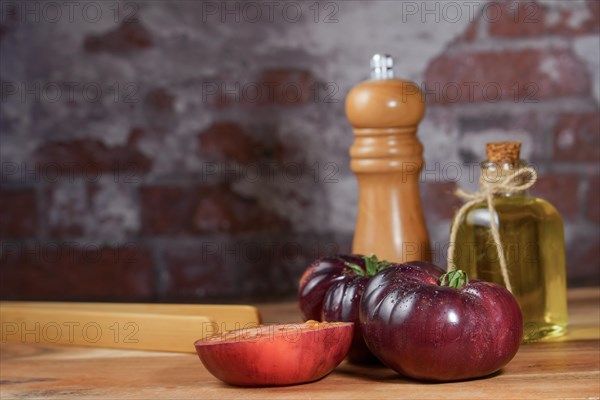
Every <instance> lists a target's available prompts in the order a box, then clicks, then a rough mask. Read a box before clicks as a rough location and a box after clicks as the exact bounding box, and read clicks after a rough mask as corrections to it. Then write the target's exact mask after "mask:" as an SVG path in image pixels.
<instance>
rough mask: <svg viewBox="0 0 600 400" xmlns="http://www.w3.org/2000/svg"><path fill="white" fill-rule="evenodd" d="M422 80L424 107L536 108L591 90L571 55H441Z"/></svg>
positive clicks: (554, 52) (533, 52) (555, 52)
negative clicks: (545, 101)
mask: <svg viewBox="0 0 600 400" xmlns="http://www.w3.org/2000/svg"><path fill="white" fill-rule="evenodd" d="M545 69H546V71H544V70H545ZM552 74H555V76H551V75H552ZM425 80H426V88H427V91H431V92H432V93H431V94H427V101H428V102H434V103H436V102H437V103H443V104H449V103H477V102H496V101H512V102H518V103H524V102H537V101H539V100H541V99H549V98H556V97H562V96H578V95H589V94H590V88H591V83H590V80H589V77H588V73H587V71H586V67H585V65H584V64H583V63H582V62H581V61H580V60H579V59H578V58H577V57H576V56H575V55H574V54H573V52H572V51H570V50H548V51H540V50H520V51H504V52H479V53H463V54H447V53H446V54H442V55H440V56H439V57H437V58H436V59H434V60H433V61H432V62H431V63H430V64H429V66H428V67H427V71H426V73H425ZM469 85H471V87H472V89H470V87H469Z"/></svg>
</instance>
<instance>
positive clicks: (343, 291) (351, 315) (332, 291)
mask: <svg viewBox="0 0 600 400" xmlns="http://www.w3.org/2000/svg"><path fill="white" fill-rule="evenodd" d="M369 279H370V277H367V276H358V275H351V276H350V275H348V276H346V277H344V279H342V280H340V281H337V282H335V283H334V284H333V285H331V287H330V288H329V290H327V293H326V294H325V300H324V301H323V316H322V320H323V321H344V322H354V337H353V339H352V346H351V347H350V351H349V353H348V360H349V361H351V362H354V363H378V362H379V361H378V360H377V358H376V357H375V356H374V355H373V353H371V351H370V350H369V348H368V347H367V345H366V343H365V340H364V338H363V335H362V329H361V327H360V324H359V311H360V299H361V297H362V294H363V292H364V290H365V286H366V285H367V282H368V281H369Z"/></svg>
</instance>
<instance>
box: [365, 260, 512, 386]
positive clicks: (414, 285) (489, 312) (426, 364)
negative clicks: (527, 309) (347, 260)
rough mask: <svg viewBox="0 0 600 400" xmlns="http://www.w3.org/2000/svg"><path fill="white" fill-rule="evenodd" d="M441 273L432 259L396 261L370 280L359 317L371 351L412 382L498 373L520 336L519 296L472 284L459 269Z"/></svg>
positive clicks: (481, 282)
mask: <svg viewBox="0 0 600 400" xmlns="http://www.w3.org/2000/svg"><path fill="white" fill-rule="evenodd" d="M442 274H443V271H442V270H441V269H439V268H438V267H435V266H432V265H431V264H429V265H419V264H418V263H407V264H396V265H393V266H389V267H388V268H386V269H384V270H382V271H380V272H379V273H377V275H375V276H374V277H373V278H372V279H371V280H370V281H369V282H368V284H367V286H366V287H365V291H364V293H363V296H362V300H361V305H360V321H361V327H362V331H363V335H364V338H365V341H366V343H367V345H368V347H369V349H370V350H371V351H372V352H373V354H375V356H377V358H379V359H380V360H381V361H382V362H383V363H384V364H386V365H387V366H388V367H390V368H392V369H394V370H395V371H397V372H398V373H400V374H402V375H405V376H409V377H412V378H415V379H422V380H430V381H454V380H463V379H470V378H476V377H480V376H485V375H489V374H491V373H493V372H496V371H498V370H499V369H501V368H502V367H504V366H505V365H506V364H507V363H508V362H509V361H510V360H511V359H512V358H513V357H514V355H515V354H516V352H517V350H518V348H519V344H520V342H521V339H522V337H523V318H522V315H521V310H520V308H519V305H518V303H517V301H516V300H515V298H514V297H513V296H512V294H510V292H508V291H507V290H506V289H505V288H504V287H502V286H499V285H496V284H493V283H488V282H483V281H477V280H471V281H469V280H468V278H467V276H466V274H465V273H464V272H462V271H454V272H452V273H450V274H447V275H443V276H442ZM440 276H442V281H440Z"/></svg>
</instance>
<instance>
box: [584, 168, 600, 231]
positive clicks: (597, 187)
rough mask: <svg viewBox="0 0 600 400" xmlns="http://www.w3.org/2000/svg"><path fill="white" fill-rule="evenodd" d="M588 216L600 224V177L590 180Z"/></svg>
mask: <svg viewBox="0 0 600 400" xmlns="http://www.w3.org/2000/svg"><path fill="white" fill-rule="evenodd" d="M587 216H588V218H589V219H590V220H591V221H592V222H595V223H597V224H600V176H598V175H596V176H594V177H592V178H590V181H589V186H588V196H587Z"/></svg>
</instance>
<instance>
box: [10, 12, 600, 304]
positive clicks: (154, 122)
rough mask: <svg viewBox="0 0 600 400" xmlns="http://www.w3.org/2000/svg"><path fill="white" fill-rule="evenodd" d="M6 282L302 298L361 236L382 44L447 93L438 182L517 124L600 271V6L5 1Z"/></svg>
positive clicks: (432, 104)
mask: <svg viewBox="0 0 600 400" xmlns="http://www.w3.org/2000/svg"><path fill="white" fill-rule="evenodd" d="M0 15H1V21H0V55H1V64H0V66H1V85H2V93H1V94H2V99H1V107H2V108H1V116H0V118H1V121H0V128H1V137H0V144H1V146H0V157H1V167H2V169H1V191H0V235H1V253H0V273H1V284H0V295H1V297H2V298H3V299H60V300H66V299H88V300H134V301H137V300H149V301H184V300H185V301H189V300H192V301H195V300H197V301H243V300H252V301H261V300H275V299H284V298H285V299H291V298H292V297H293V296H294V294H295V290H296V285H297V280H298V278H299V276H300V274H301V273H302V271H303V269H304V268H305V267H306V266H307V265H308V263H310V261H311V260H312V259H314V258H316V257H318V256H320V255H325V254H333V253H337V252H348V251H350V243H351V239H352V231H353V226H354V218H355V212H356V205H357V186H356V182H355V179H354V177H353V175H352V174H351V172H350V170H349V166H348V164H349V156H348V149H349V147H350V145H351V143H352V140H353V136H352V132H351V128H350V126H349V124H348V122H347V120H346V118H345V115H344V98H345V95H346V94H347V92H348V90H349V89H350V88H351V87H352V86H353V85H355V84H356V83H358V82H359V81H361V80H363V79H366V78H367V77H368V73H369V64H368V62H369V58H370V56H371V55H372V54H373V53H376V52H386V53H389V54H392V55H393V56H395V59H396V74H397V75H398V76H400V77H403V78H406V79H410V80H413V81H415V82H417V83H418V84H419V85H420V86H421V88H422V89H423V90H424V91H425V92H426V94H427V113H426V117H425V119H424V121H423V122H422V124H421V125H420V130H419V136H420V138H421V140H422V141H423V143H424V145H425V154H424V155H425V159H426V162H427V166H426V169H425V171H424V172H423V174H422V182H421V189H422V199H423V203H424V207H425V212H426V218H427V222H428V227H429V232H430V235H431V239H432V242H433V247H434V253H435V254H434V258H435V261H437V262H438V263H439V264H441V265H444V264H445V262H444V259H445V251H446V247H445V246H446V244H447V240H448V231H449V224H450V218H451V217H452V215H453V213H454V211H455V210H456V208H457V206H458V205H459V204H460V203H459V202H458V201H457V200H456V199H455V198H454V197H453V195H452V192H453V190H454V189H455V188H456V187H463V188H465V189H474V188H475V187H476V185H477V179H478V176H477V173H478V166H477V164H476V163H477V162H478V161H480V160H482V159H483V158H484V144H485V143H486V142H487V141H491V140H504V139H516V140H520V141H522V142H523V144H524V149H523V158H525V159H527V160H529V161H530V162H531V163H532V164H534V166H535V167H536V168H537V169H538V171H539V172H540V179H539V182H538V183H537V184H536V186H535V190H533V192H534V194H536V195H539V196H541V197H544V198H546V199H547V200H549V201H550V202H552V203H553V204H554V205H555V206H556V207H557V208H558V210H559V211H560V212H561V214H562V215H563V217H564V220H565V234H566V240H567V260H568V276H569V285H571V286H580V285H597V284H598V283H599V270H600V265H599V261H598V260H599V256H600V254H599V252H600V238H599V224H600V199H599V196H600V188H599V185H600V178H599V159H600V143H599V140H600V132H599V130H600V128H599V125H600V120H599V112H598V106H599V100H600V78H599V73H600V72H599V71H600V59H599V58H600V55H599V52H600V50H599V49H600V37H599V35H600V10H599V2H598V1H566V0H564V1H561V0H549V1H541V0H539V1H523V2H512V1H506V2H504V1H500V2H487V1H483V0H475V1H427V2H416V1H404V2H401V1H369V2H366V1H364V2H360V1H321V2H313V1H308V2H304V1H288V2H284V1H280V2H249V1H237V2H227V3H225V2H218V1H206V2H192V1H147V2H133V1H111V0H109V1H89V2H88V1H78V2H62V1H3V2H2V6H1V14H0Z"/></svg>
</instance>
